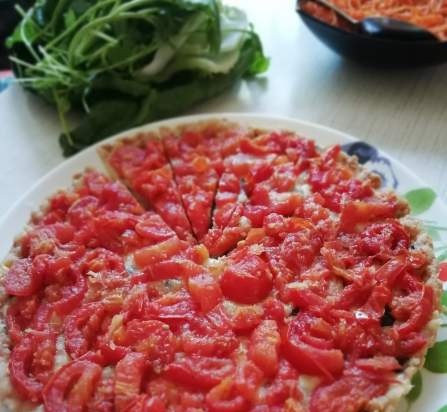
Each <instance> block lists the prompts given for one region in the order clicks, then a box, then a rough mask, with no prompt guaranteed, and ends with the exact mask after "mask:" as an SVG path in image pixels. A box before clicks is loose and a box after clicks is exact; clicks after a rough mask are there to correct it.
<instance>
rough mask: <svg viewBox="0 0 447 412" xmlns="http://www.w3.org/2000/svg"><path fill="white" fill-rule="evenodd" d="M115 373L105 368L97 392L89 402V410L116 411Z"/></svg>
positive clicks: (89, 411)
mask: <svg viewBox="0 0 447 412" xmlns="http://www.w3.org/2000/svg"><path fill="white" fill-rule="evenodd" d="M114 385H115V374H114V373H113V372H109V371H107V370H105V369H103V373H102V377H101V379H100V380H99V382H98V383H97V386H96V390H95V394H94V395H93V397H92V398H91V400H90V402H89V403H88V408H87V410H88V412H114V410H115V406H114V404H115V394H114Z"/></svg>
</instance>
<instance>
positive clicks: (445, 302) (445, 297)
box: [441, 290, 447, 308]
mask: <svg viewBox="0 0 447 412" xmlns="http://www.w3.org/2000/svg"><path fill="white" fill-rule="evenodd" d="M441 304H442V306H445V307H446V308H447V291H445V290H444V291H443V292H442V296H441Z"/></svg>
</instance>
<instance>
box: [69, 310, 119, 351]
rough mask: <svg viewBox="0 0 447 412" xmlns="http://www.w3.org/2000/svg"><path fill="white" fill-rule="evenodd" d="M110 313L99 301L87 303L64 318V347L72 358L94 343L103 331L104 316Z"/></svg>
mask: <svg viewBox="0 0 447 412" xmlns="http://www.w3.org/2000/svg"><path fill="white" fill-rule="evenodd" d="M107 315H110V313H108V312H107V310H106V307H105V305H104V304H103V303H101V302H92V303H87V304H84V305H83V306H81V307H80V308H79V309H77V310H75V311H74V312H73V313H72V314H70V316H68V317H67V318H66V320H65V325H64V335H65V348H66V350H67V352H68V353H69V355H70V356H71V357H72V358H78V357H80V356H82V355H84V354H85V353H87V351H88V350H90V348H91V347H92V346H93V345H94V344H95V343H96V341H97V338H98V336H100V335H101V334H102V333H103V331H101V327H102V325H103V322H104V318H105V317H106V316H107Z"/></svg>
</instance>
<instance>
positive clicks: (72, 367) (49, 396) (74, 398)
mask: <svg viewBox="0 0 447 412" xmlns="http://www.w3.org/2000/svg"><path fill="white" fill-rule="evenodd" d="M101 371H102V368H101V367H100V366H99V365H97V364H96V363H93V362H90V361H88V360H76V361H73V362H70V363H68V364H66V365H64V366H63V367H62V368H60V369H59V370H58V371H57V372H56V373H55V374H54V375H53V377H52V378H51V379H50V381H49V382H48V383H47V384H46V385H45V389H44V390H43V393H42V396H43V402H44V405H45V410H46V411H48V412H61V411H62V412H78V411H79V412H82V411H83V410H85V408H86V406H87V404H88V402H89V401H90V399H91V398H92V396H93V393H94V390H95V388H96V383H97V382H98V381H99V379H100V377H101Z"/></svg>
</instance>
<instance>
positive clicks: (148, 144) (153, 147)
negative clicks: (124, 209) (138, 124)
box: [99, 134, 194, 241]
mask: <svg viewBox="0 0 447 412" xmlns="http://www.w3.org/2000/svg"><path fill="white" fill-rule="evenodd" d="M99 154H100V156H101V157H102V159H103V161H104V163H105V164H106V166H107V168H108V169H109V171H110V173H111V174H112V175H113V176H114V177H116V178H119V179H122V180H123V182H124V183H125V184H126V186H128V187H129V189H130V190H132V192H133V193H135V194H136V195H137V196H138V198H139V199H140V200H141V201H142V202H143V203H144V204H145V205H146V206H147V207H151V208H152V209H153V210H155V211H156V212H157V213H158V214H159V215H160V216H161V217H162V219H163V220H164V221H165V222H166V223H167V224H168V225H169V226H170V227H171V228H172V229H173V230H174V231H175V232H176V233H177V235H178V236H179V237H180V238H181V239H183V240H189V241H194V236H193V231H192V228H191V224H190V222H189V220H188V217H187V215H186V212H185V209H184V206H183V202H182V198H181V193H180V192H179V189H178V186H177V184H176V182H175V180H174V174H173V171H172V168H171V166H170V164H169V162H168V160H167V158H166V156H165V152H164V149H163V145H162V143H161V142H160V140H159V139H158V138H157V137H156V136H153V135H151V134H145V135H138V136H136V137H135V138H131V139H122V140H120V141H118V142H117V143H116V144H114V145H105V146H101V147H100V149H99Z"/></svg>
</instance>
